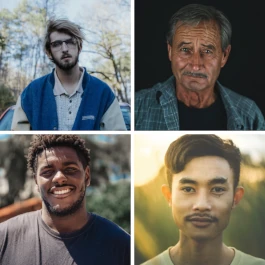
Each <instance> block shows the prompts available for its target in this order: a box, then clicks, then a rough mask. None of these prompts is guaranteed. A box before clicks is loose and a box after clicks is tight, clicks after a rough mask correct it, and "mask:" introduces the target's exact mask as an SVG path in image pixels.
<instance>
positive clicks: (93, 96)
mask: <svg viewBox="0 0 265 265" xmlns="http://www.w3.org/2000/svg"><path fill="white" fill-rule="evenodd" d="M84 39H85V37H84V34H83V33H82V31H81V28H80V27H79V26H78V25H76V24H74V23H73V22H70V21H68V20H64V19H60V20H50V21H49V22H48V24H47V31H46V35H45V40H44V49H45V52H46V54H47V55H48V57H49V59H50V60H51V61H52V62H53V63H54V64H55V65H56V67H55V69H53V71H52V73H50V74H48V75H46V76H43V77H41V78H39V79H36V80H34V81H33V82H31V83H30V84H29V85H28V87H26V88H25V89H24V91H23V92H22V94H21V95H20V97H19V98H18V101H17V105H16V109H15V112H14V117H13V121H12V128H11V129H12V130H29V129H31V130H126V126H125V123H124V120H123V116H122V113H121V110H120V107H119V103H118V101H117V99H116V97H115V95H114V93H113V91H112V90H111V88H110V87H109V86H108V85H107V84H106V83H104V82H102V81H101V80H99V79H97V78H96V77H93V76H91V75H89V74H88V73H87V72H86V69H85V68H82V67H80V66H79V65H78V57H79V54H80V52H81V50H82V43H83V40H84Z"/></svg>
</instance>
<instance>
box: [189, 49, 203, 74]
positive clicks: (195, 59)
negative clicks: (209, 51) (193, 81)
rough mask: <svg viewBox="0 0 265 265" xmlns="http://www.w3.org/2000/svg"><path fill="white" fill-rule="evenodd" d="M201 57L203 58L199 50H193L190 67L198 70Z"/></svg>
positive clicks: (200, 64)
mask: <svg viewBox="0 0 265 265" xmlns="http://www.w3.org/2000/svg"><path fill="white" fill-rule="evenodd" d="M202 59H203V58H202V55H201V53H200V52H197V51H195V52H193V53H192V56H191V61H190V63H191V66H192V69H193V70H194V71H198V70H200V69H201V66H202Z"/></svg>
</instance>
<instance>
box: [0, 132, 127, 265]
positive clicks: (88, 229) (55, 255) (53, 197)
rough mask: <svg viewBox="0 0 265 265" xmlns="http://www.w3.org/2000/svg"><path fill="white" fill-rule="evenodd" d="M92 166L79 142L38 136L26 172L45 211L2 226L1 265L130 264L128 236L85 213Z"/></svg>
mask: <svg viewBox="0 0 265 265" xmlns="http://www.w3.org/2000/svg"><path fill="white" fill-rule="evenodd" d="M89 165H90V151H89V150H88V149H87V148H86V147H85V141H84V140H83V139H81V138H80V137H78V136H76V135H37V136H36V138H35V139H34V140H33V141H32V142H31V147H30V148H29V153H28V168H29V169H30V170H32V172H33V175H34V179H35V182H36V187H37V189H38V191H39V193H40V196H41V199H42V209H41V210H38V211H34V212H30V213H25V214H21V215H19V216H17V217H13V218H11V219H9V220H7V221H5V222H3V223H1V224H0V264H12V265H13V264H18V265H19V264H27V265H36V264H49V265H53V264H54V265H55V264H56V265H58V264H65V265H70V264H71V265H74V264H80V265H81V264H94V265H97V264H98V265H101V264H110V265H129V264H130V235H129V234H128V233H127V232H125V231H124V230H123V229H121V228H120V227H119V226H118V225H116V224H114V223H112V222H111V221H109V220H107V219H105V218H103V217H100V216H99V215H97V214H95V213H90V212H87V210H86V203H85V201H86V200H85V194H86V188H87V187H88V186H89V185H90V179H91V175H90V167H89ZM128 196H129V195H128Z"/></svg>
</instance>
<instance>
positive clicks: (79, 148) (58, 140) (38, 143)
mask: <svg viewBox="0 0 265 265" xmlns="http://www.w3.org/2000/svg"><path fill="white" fill-rule="evenodd" d="M57 146H66V147H71V148H73V149H74V150H75V151H76V154H77V156H78V158H79V159H80V161H81V163H82V165H83V167H84V169H85V168H86V167H87V166H89V164H90V150H89V149H87V148H86V146H85V140H84V139H82V138H80V137H79V136H77V135H73V134H70V135H69V134H62V135H60V134H43V135H41V134H39V135H35V136H34V139H33V140H32V142H31V143H30V147H29V151H28V156H27V163H28V164H27V165H28V169H30V170H31V171H32V172H33V175H35V173H36V169H37V163H38V159H37V158H38V155H40V154H41V153H42V152H43V151H44V150H47V149H50V148H52V147H57Z"/></svg>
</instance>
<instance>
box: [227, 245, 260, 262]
mask: <svg viewBox="0 0 265 265" xmlns="http://www.w3.org/2000/svg"><path fill="white" fill-rule="evenodd" d="M232 249H233V250H234V251H235V257H234V260H233V262H232V263H231V265H236V264H242V265H265V260H264V259H261V258H257V257H254V256H251V255H249V254H246V253H244V252H242V251H240V250H237V249H235V248H232Z"/></svg>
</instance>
